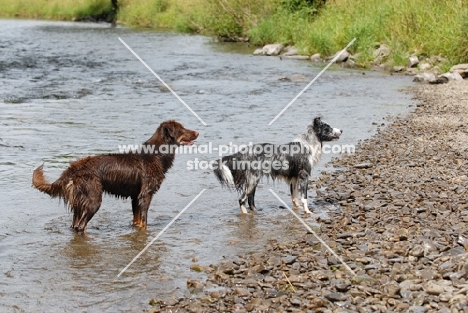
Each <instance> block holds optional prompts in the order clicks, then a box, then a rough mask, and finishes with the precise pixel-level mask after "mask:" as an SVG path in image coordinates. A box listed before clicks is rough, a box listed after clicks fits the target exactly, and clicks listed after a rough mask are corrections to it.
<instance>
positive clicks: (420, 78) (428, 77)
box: [413, 72, 436, 83]
mask: <svg viewBox="0 0 468 313" xmlns="http://www.w3.org/2000/svg"><path fill="white" fill-rule="evenodd" d="M435 80H436V77H435V75H434V74H432V73H427V72H426V73H420V74H417V75H416V76H415V77H414V79H413V82H416V83H430V82H433V81H435Z"/></svg>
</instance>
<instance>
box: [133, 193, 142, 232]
mask: <svg viewBox="0 0 468 313" xmlns="http://www.w3.org/2000/svg"><path fill="white" fill-rule="evenodd" d="M132 211H133V224H132V225H134V226H139V225H141V214H140V210H139V205H138V196H135V197H132Z"/></svg>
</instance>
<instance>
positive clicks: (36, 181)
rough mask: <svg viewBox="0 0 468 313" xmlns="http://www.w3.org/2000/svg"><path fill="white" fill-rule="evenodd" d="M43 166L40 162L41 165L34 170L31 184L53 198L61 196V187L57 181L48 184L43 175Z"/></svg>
mask: <svg viewBox="0 0 468 313" xmlns="http://www.w3.org/2000/svg"><path fill="white" fill-rule="evenodd" d="M43 167H44V164H42V165H41V166H39V167H38V168H36V169H35V170H34V172H33V178H32V185H33V186H34V187H35V188H36V189H38V190H40V191H42V192H44V193H46V194H48V195H50V196H51V197H53V198H55V197H63V195H62V187H61V186H60V184H57V183H53V184H50V183H49V182H48V181H47V179H46V178H45V177H44V172H43V171H42V168H43Z"/></svg>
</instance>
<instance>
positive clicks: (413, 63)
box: [406, 55, 419, 68]
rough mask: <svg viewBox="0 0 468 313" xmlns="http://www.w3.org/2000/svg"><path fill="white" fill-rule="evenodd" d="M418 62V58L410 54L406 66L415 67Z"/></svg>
mask: <svg viewBox="0 0 468 313" xmlns="http://www.w3.org/2000/svg"><path fill="white" fill-rule="evenodd" d="M418 64H419V58H418V57H417V56H415V55H413V56H410V57H409V59H408V63H406V67H410V68H411V67H415V66H416V65H418Z"/></svg>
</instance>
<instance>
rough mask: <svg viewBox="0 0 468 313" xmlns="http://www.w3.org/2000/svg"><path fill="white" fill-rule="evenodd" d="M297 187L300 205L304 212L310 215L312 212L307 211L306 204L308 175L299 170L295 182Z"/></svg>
mask: <svg viewBox="0 0 468 313" xmlns="http://www.w3.org/2000/svg"><path fill="white" fill-rule="evenodd" d="M297 185H298V187H299V189H300V192H301V194H302V196H301V201H302V205H303V206H304V212H305V213H307V214H312V212H310V210H309V205H308V203H307V187H308V185H309V174H308V173H307V172H306V171H304V170H301V171H300V172H299V180H298V182H297Z"/></svg>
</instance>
